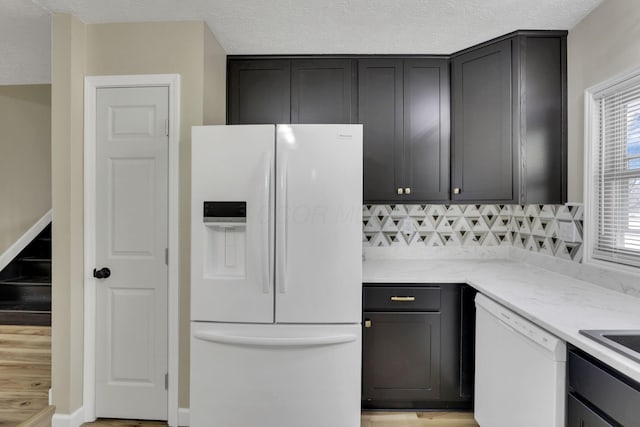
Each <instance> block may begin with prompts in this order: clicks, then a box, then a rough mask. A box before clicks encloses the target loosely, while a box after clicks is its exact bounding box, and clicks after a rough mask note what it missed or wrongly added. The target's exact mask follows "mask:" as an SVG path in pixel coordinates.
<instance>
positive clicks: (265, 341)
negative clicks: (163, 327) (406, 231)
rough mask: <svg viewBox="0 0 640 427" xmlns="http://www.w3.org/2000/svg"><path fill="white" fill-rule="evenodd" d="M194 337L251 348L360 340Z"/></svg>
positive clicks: (352, 336)
mask: <svg viewBox="0 0 640 427" xmlns="http://www.w3.org/2000/svg"><path fill="white" fill-rule="evenodd" d="M193 336H194V338H196V339H199V340H201V341H208V342H212V343H218V344H231V345H239V346H249V347H321V346H327V345H337V344H346V343H349V342H353V341H356V340H357V339H358V337H357V336H356V335H355V334H339V335H330V336H321V337H250V336H249V337H248V336H238V335H226V334H217V333H214V332H205V331H200V332H195V333H194V334H193Z"/></svg>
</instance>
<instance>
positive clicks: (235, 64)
mask: <svg viewBox="0 0 640 427" xmlns="http://www.w3.org/2000/svg"><path fill="white" fill-rule="evenodd" d="M354 62H355V60H352V59H284V58H283V59H229V63H228V64H229V65H228V76H229V77H228V82H227V86H228V89H229V91H228V95H227V97H228V98H227V107H228V120H227V122H228V123H229V124H272V123H312V124H319V123H354V122H355V118H356V110H355V105H356V102H355V65H354Z"/></svg>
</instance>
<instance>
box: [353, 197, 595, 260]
mask: <svg viewBox="0 0 640 427" xmlns="http://www.w3.org/2000/svg"><path fill="white" fill-rule="evenodd" d="M583 217H584V210H583V207H582V205H579V204H572V205H364V206H363V207H362V222H363V227H362V232H363V234H362V244H363V245H364V246H376V247H381V246H382V247H385V246H429V247H438V246H499V245H503V246H515V247H518V248H522V249H526V250H530V251H534V252H539V253H542V254H546V255H551V256H555V257H559V258H562V259H566V260H571V261H576V262H581V261H582V225H583ZM561 227H562V228H563V230H566V231H568V232H569V233H570V234H573V236H574V237H573V239H572V241H569V240H566V241H565V240H563V239H561V232H560V228H561Z"/></svg>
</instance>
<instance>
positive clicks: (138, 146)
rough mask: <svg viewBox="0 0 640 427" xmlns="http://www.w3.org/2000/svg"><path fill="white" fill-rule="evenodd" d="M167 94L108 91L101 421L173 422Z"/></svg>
mask: <svg viewBox="0 0 640 427" xmlns="http://www.w3.org/2000/svg"><path fill="white" fill-rule="evenodd" d="M168 106H169V92H168V88H167V87H138V88H99V89H98V90H97V114H96V129H97V131H96V144H97V147H96V212H97V213H96V268H97V269H98V270H100V269H103V268H108V269H109V270H110V276H109V277H107V278H102V279H96V305H97V306H96V406H95V408H96V416H98V417H109V418H134V419H161V420H166V419H167V391H166V389H165V386H166V384H165V375H166V373H167V285H168V278H167V265H166V248H167V220H168V218H167V214H168V193H167V192H168V140H169V138H168V124H167V123H168V122H167V120H168Z"/></svg>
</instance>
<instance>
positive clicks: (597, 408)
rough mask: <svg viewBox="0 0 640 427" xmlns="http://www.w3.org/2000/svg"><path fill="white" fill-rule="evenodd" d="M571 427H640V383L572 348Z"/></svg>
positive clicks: (569, 389) (569, 369)
mask: <svg viewBox="0 0 640 427" xmlns="http://www.w3.org/2000/svg"><path fill="white" fill-rule="evenodd" d="M567 363H568V371H569V375H568V379H569V384H568V392H569V394H568V397H567V427H621V426H622V427H640V383H638V382H636V381H634V380H632V379H630V378H628V377H626V376H624V375H622V374H621V373H619V372H617V371H615V370H613V369H612V368H611V367H609V366H607V365H605V364H603V363H602V362H600V361H599V360H597V359H595V358H593V357H591V356H589V355H588V354H585V353H583V352H581V351H580V350H578V349H576V348H574V347H570V348H569V355H568V362H567Z"/></svg>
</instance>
